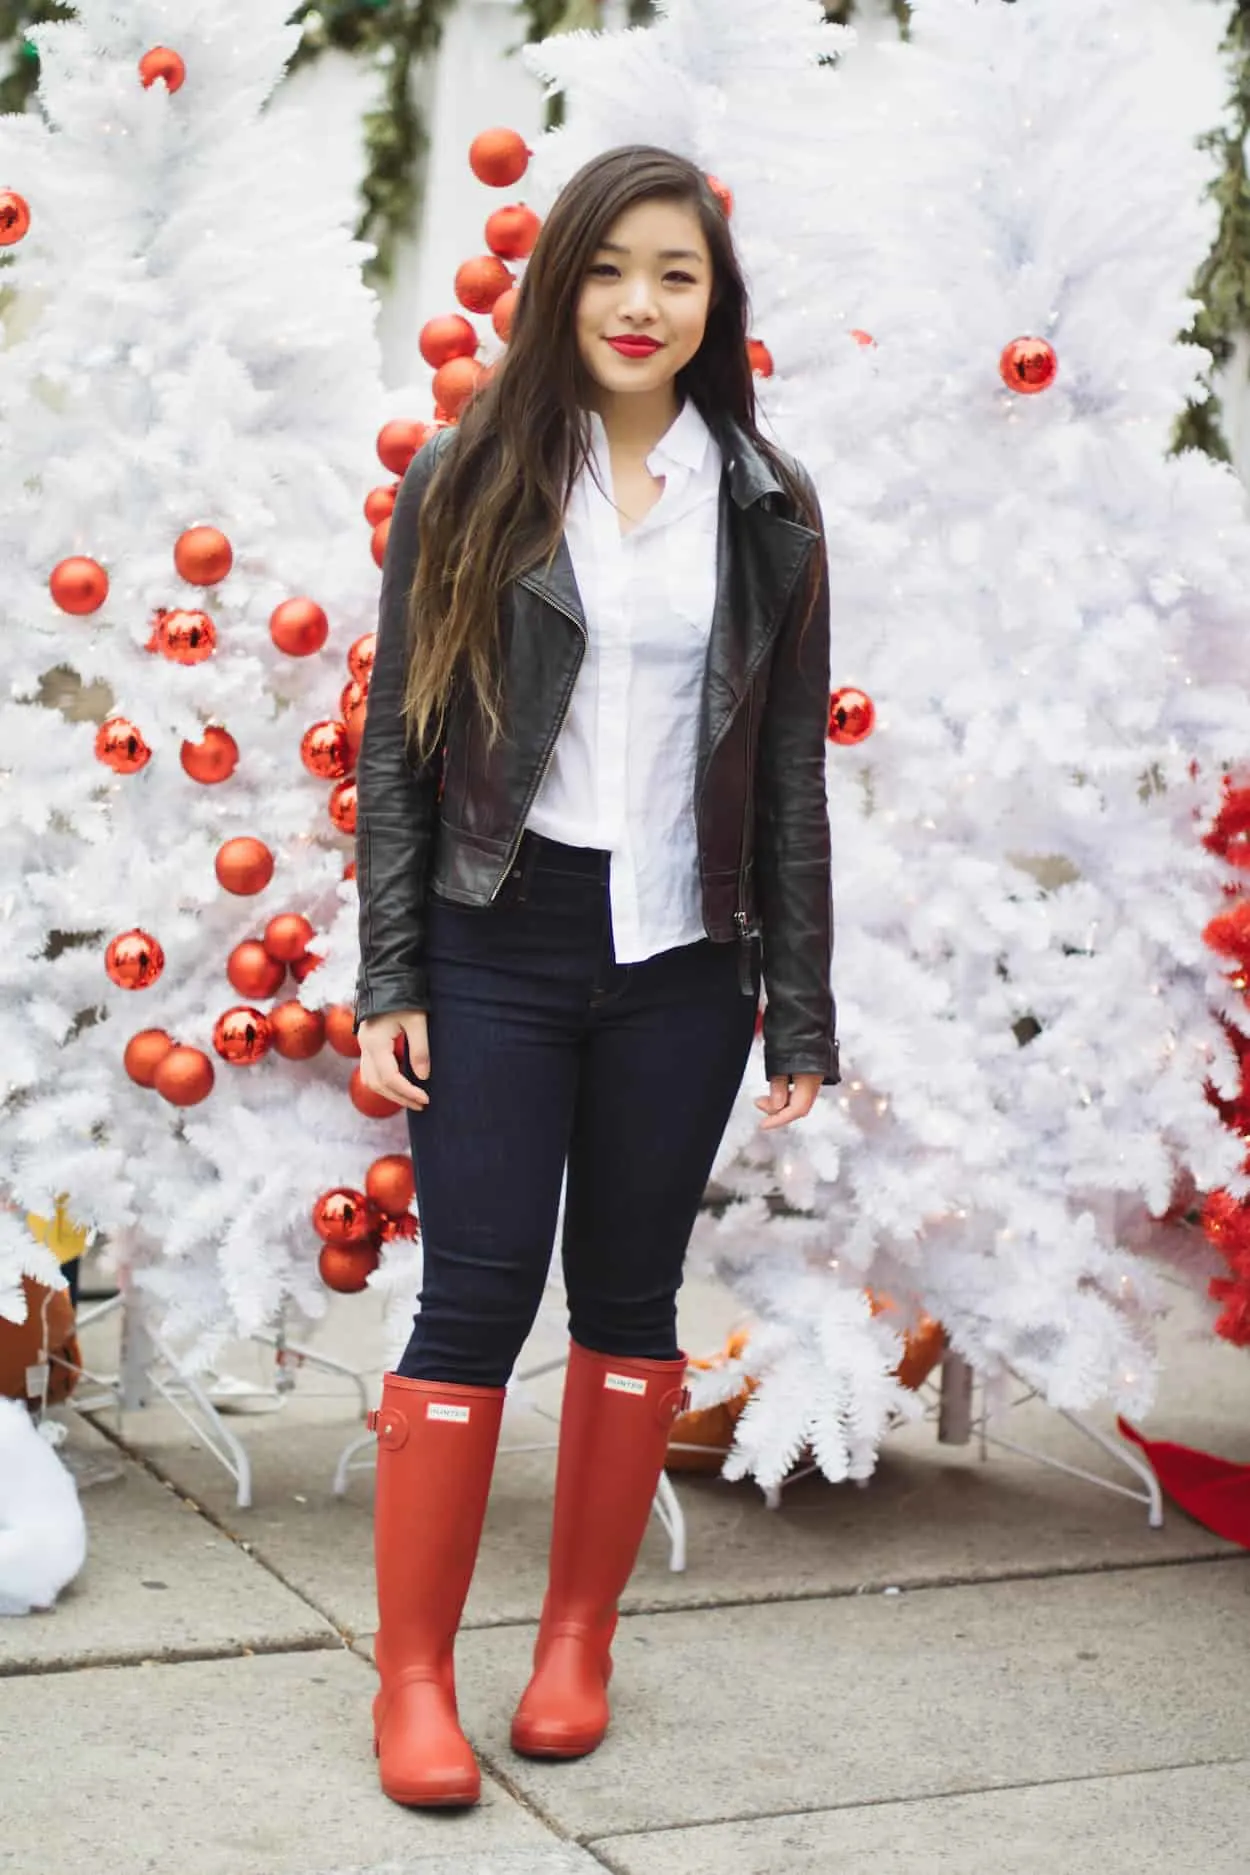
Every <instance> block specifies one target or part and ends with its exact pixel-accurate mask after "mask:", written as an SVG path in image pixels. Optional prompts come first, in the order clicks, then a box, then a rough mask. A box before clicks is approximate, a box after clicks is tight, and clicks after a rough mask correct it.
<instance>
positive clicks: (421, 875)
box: [354, 432, 443, 1029]
mask: <svg viewBox="0 0 1250 1875" xmlns="http://www.w3.org/2000/svg"><path fill="white" fill-rule="evenodd" d="M442 434H443V432H439V434H438V435H436V436H435V437H432V438H431V439H430V441H429V442H427V443H426V444H425V445H424V447H423V448H421V449H420V450H419V451H418V452H417V454H416V455H415V456H414V457H413V459H412V461H411V463H410V464H409V465H408V469H407V472H406V474H405V475H404V479H403V483H402V485H401V487H400V491H399V495H398V497H397V498H396V502H395V509H394V513H393V515H392V517H391V526H390V532H389V534H388V537H387V545H386V556H385V559H384V562H383V566H382V595H381V598H380V600H379V604H378V629H377V648H376V651H375V653H374V661H373V675H372V677H371V679H370V683H369V707H368V710H367V711H366V714H365V733H364V737H363V739H362V741H361V745H360V755H359V757H358V760H357V764H356V890H357V892H358V893H359V896H360V970H359V973H358V975H357V978H356V1003H355V1024H354V1026H355V1028H356V1029H359V1027H360V1024H361V1023H362V1022H364V1021H365V1020H366V1019H367V1018H368V1017H369V1016H379V1015H385V1014H386V1013H387V1012H388V1011H389V1010H399V1009H428V1008H429V983H428V979H427V976H426V968H425V961H424V951H425V924H426V910H425V903H426V877H427V873H428V868H429V860H430V854H431V851H432V848H433V843H434V828H435V822H436V819H437V815H438V791H439V772H438V771H439V767H440V760H439V758H435V759H434V760H432V761H430V762H427V763H425V764H423V765H421V766H420V767H416V766H414V765H413V763H412V762H411V761H410V759H409V754H408V749H407V739H406V736H405V727H404V718H403V699H404V689H405V686H406V680H407V670H408V623H407V610H408V594H409V591H410V589H411V587H412V582H413V579H414V577H415V575H416V570H417V520H418V516H419V514H420V510H421V502H422V499H423V497H424V494H425V491H426V488H427V487H428V486H429V481H430V476H431V474H432V472H433V469H434V466H435V462H436V459H437V453H438V445H439V440H440V437H441V435H442Z"/></svg>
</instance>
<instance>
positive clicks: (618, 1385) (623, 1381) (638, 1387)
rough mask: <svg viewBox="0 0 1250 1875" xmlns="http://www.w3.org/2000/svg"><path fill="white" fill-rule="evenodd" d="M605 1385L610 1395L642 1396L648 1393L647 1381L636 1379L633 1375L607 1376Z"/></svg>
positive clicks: (604, 1381) (604, 1377)
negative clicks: (631, 1394)
mask: <svg viewBox="0 0 1250 1875" xmlns="http://www.w3.org/2000/svg"><path fill="white" fill-rule="evenodd" d="M603 1384H604V1387H605V1388H606V1389H607V1391H608V1392H609V1393H636V1394H638V1395H640V1396H641V1395H642V1394H645V1392H646V1391H647V1383H646V1381H645V1380H638V1379H636V1378H635V1377H634V1375H633V1374H605V1375H604V1376H603Z"/></svg>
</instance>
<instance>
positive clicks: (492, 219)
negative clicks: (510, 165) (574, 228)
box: [486, 202, 543, 304]
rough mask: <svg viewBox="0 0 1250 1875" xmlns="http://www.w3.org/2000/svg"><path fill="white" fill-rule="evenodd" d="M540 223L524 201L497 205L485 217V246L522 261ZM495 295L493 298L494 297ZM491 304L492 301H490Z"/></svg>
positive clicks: (531, 246) (531, 248)
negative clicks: (497, 206)
mask: <svg viewBox="0 0 1250 1875" xmlns="http://www.w3.org/2000/svg"><path fill="white" fill-rule="evenodd" d="M542 225H543V224H542V222H541V221H540V220H539V218H538V216H537V215H536V214H535V213H534V211H533V209H532V208H527V207H526V206H525V203H524V202H510V203H509V204H508V206H507V207H506V208H497V209H496V210H495V212H494V214H493V215H489V216H488V217H487V220H486V245H487V247H488V248H489V249H490V251H491V253H492V254H495V255H497V256H498V257H499V259H500V260H526V259H528V257H529V256H530V255H531V254H532V253H533V251H534V243H535V241H537V239H538V232H539V229H540V228H541V227H542ZM498 297H499V295H498V294H496V295H495V298H496V299H498ZM492 304H493V302H492Z"/></svg>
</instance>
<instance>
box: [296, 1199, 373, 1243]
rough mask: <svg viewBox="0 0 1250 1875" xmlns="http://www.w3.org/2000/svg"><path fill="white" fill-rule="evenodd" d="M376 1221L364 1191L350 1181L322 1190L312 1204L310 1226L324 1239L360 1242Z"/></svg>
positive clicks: (339, 1241)
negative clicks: (358, 1189)
mask: <svg viewBox="0 0 1250 1875" xmlns="http://www.w3.org/2000/svg"><path fill="white" fill-rule="evenodd" d="M376 1221H377V1220H376V1218H375V1216H374V1211H373V1206H372V1205H371V1204H370V1202H369V1200H368V1198H367V1197H366V1195H365V1193H364V1192H363V1191H355V1190H354V1189H353V1188H352V1187H351V1186H349V1185H336V1186H335V1187H334V1189H333V1190H332V1191H323V1192H322V1194H321V1196H320V1197H319V1198H318V1200H317V1202H316V1204H314V1206H313V1208H312V1225H313V1229H314V1230H315V1231H316V1233H317V1235H318V1237H320V1238H321V1240H322V1242H323V1243H336V1244H349V1243H363V1242H364V1241H365V1239H366V1238H367V1237H368V1236H369V1235H370V1234H371V1233H372V1231H373V1227H374V1224H375V1223H376Z"/></svg>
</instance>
